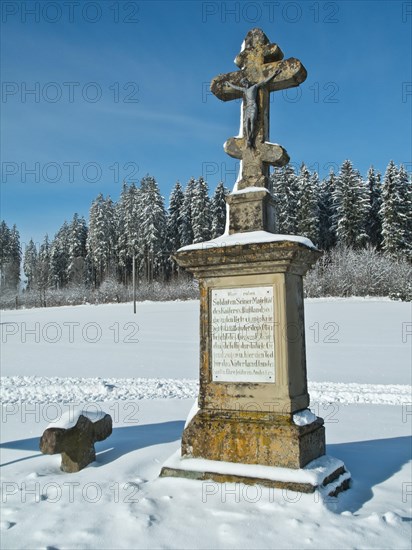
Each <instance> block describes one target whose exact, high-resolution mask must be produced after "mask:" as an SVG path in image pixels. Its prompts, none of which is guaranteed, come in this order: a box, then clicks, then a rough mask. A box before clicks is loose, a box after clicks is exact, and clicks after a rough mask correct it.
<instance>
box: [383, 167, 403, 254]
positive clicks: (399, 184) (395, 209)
mask: <svg viewBox="0 0 412 550" xmlns="http://www.w3.org/2000/svg"><path fill="white" fill-rule="evenodd" d="M406 189H407V188H406ZM407 195H408V191H407V190H406V192H405V182H404V175H403V171H402V173H401V174H400V171H399V170H398V169H397V167H396V166H395V163H394V162H393V160H391V161H390V162H389V164H388V166H387V168H386V172H385V176H384V179H383V186H382V205H381V209H380V215H381V218H382V248H383V250H384V251H385V252H387V253H388V254H396V253H399V252H401V251H403V250H408V248H409V243H408V224H409V219H408V216H407V211H406V210H407V208H408V206H406V208H405V197H406V196H407ZM406 202H408V201H406Z"/></svg>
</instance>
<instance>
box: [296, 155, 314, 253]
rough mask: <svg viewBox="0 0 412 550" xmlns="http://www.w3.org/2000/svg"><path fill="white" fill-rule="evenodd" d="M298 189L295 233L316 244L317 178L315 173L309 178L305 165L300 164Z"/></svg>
mask: <svg viewBox="0 0 412 550" xmlns="http://www.w3.org/2000/svg"><path fill="white" fill-rule="evenodd" d="M298 188H299V200H298V206H297V208H298V212H297V226H298V227H297V231H298V233H299V235H302V236H303V237H307V238H308V239H311V240H312V241H313V242H314V243H315V244H317V243H318V241H319V211H318V190H319V178H318V174H317V173H316V172H314V173H313V175H312V176H311V174H310V172H309V170H308V169H307V167H306V166H305V164H302V166H301V168H300V173H299V175H298Z"/></svg>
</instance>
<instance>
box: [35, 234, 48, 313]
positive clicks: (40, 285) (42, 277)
mask: <svg viewBox="0 0 412 550" xmlns="http://www.w3.org/2000/svg"><path fill="white" fill-rule="evenodd" d="M50 279H51V277H50V243H49V237H48V236H47V235H46V236H45V237H44V241H43V242H42V244H41V245H40V250H39V254H38V257H37V284H36V287H37V290H38V291H39V296H40V305H41V306H44V307H45V306H46V305H47V304H46V290H47V289H48V288H49V287H50Z"/></svg>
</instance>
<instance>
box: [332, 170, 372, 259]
mask: <svg viewBox="0 0 412 550" xmlns="http://www.w3.org/2000/svg"><path fill="white" fill-rule="evenodd" d="M333 202H334V206H335V209H336V213H335V220H334V228H335V230H336V239H337V244H342V245H346V246H349V247H352V248H359V247H361V246H364V245H365V244H366V242H367V240H368V236H367V234H366V228H365V226H366V216H367V212H368V206H369V201H368V196H367V192H366V186H365V185H364V183H363V181H362V178H361V176H360V174H359V172H358V171H357V170H355V169H354V168H353V166H352V163H351V162H350V160H345V161H344V162H343V164H342V167H341V169H340V172H339V175H338V177H337V179H336V186H335V189H334V192H333Z"/></svg>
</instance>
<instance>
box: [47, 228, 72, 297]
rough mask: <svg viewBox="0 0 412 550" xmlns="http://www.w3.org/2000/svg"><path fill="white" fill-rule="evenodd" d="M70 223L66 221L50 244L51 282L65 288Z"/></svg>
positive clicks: (56, 286) (55, 286) (55, 285)
mask: <svg viewBox="0 0 412 550" xmlns="http://www.w3.org/2000/svg"><path fill="white" fill-rule="evenodd" d="M68 267H69V225H68V223H67V222H66V221H65V222H64V223H63V225H62V226H61V228H60V229H59V231H58V232H57V233H56V235H55V236H54V239H53V241H52V243H51V245H50V282H51V285H52V286H53V287H54V288H64V287H65V286H66V285H67V281H68Z"/></svg>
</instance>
